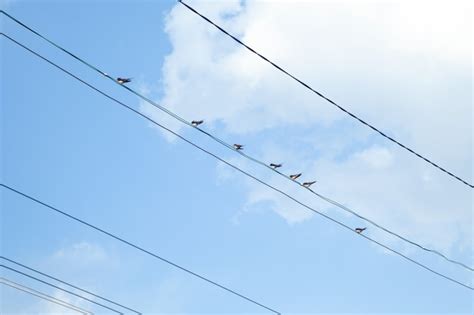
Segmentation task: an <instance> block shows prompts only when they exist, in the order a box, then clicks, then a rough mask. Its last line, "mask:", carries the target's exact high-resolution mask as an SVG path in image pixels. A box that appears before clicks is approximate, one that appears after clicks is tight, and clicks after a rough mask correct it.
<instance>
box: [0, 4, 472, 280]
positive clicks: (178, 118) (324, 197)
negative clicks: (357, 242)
mask: <svg viewBox="0 0 474 315" xmlns="http://www.w3.org/2000/svg"><path fill="white" fill-rule="evenodd" d="M2 13H3V14H4V15H5V16H7V17H8V18H10V19H11V20H13V21H14V22H16V23H17V24H19V25H20V26H22V27H24V28H25V29H27V30H28V31H30V32H32V33H33V34H35V35H37V36H39V37H40V38H42V39H43V40H45V41H47V42H48V43H50V44H51V45H53V46H54V47H57V48H58V49H60V50H61V51H63V52H65V53H66V54H68V55H69V56H71V57H73V58H74V59H76V60H78V61H79V62H81V63H82V64H84V65H86V66H87V67H89V68H90V69H92V70H94V71H96V72H98V73H99V74H101V75H103V76H105V77H106V78H108V79H109V80H112V81H113V82H114V83H115V84H118V85H119V86H121V87H122V88H124V89H126V90H128V91H129V92H131V93H133V94H135V95H136V96H138V97H139V98H141V99H143V100H144V101H145V102H147V103H149V104H151V105H153V106H154V107H156V108H157V109H159V110H161V111H163V112H165V113H166V114H168V115H169V116H171V117H173V118H175V119H177V120H178V121H180V122H181V123H183V124H185V125H187V126H189V127H191V128H194V129H196V130H198V131H199V132H201V133H203V134H204V135H206V136H208V137H210V138H211V139H213V140H214V141H216V142H217V143H219V144H221V145H223V146H224V147H226V148H228V149H229V150H232V151H234V152H236V153H238V154H240V155H241V156H243V157H244V158H246V159H248V160H250V161H252V162H254V163H257V164H259V165H261V166H264V167H266V168H267V169H269V170H271V171H273V172H275V173H277V174H278V175H280V176H282V177H284V178H285V179H286V180H289V181H291V182H293V184H297V185H298V186H301V187H303V186H302V185H301V184H300V183H298V182H297V181H294V180H291V179H290V178H289V177H288V176H286V175H285V174H283V173H281V172H279V171H278V170H276V169H274V168H272V167H270V166H269V165H268V164H267V163H264V162H262V161H260V160H258V159H256V158H254V157H252V156H250V155H247V154H245V153H244V152H242V151H239V150H235V148H234V147H233V145H232V144H229V143H227V142H225V141H224V140H222V139H220V138H218V137H216V136H214V135H213V134H211V133H209V132H207V131H205V130H203V129H201V128H199V127H196V126H194V125H192V124H191V123H190V122H189V121H187V120H186V119H184V118H182V117H181V116H179V115H177V114H175V113H174V112H172V111H170V110H168V109H167V108H166V107H163V106H161V105H160V104H158V103H156V102H155V101H153V100H151V99H149V98H147V97H146V96H144V95H143V94H141V93H139V92H137V91H135V90H134V89H132V88H130V87H128V86H125V85H123V84H119V83H118V82H117V80H115V79H114V78H113V77H111V76H110V75H108V74H107V73H106V72H104V71H102V70H100V69H99V68H97V67H96V66H93V65H92V64H90V63H88V62H87V61H85V60H84V59H82V58H80V57H78V56H76V55H75V54H73V53H72V52H70V51H69V50H67V49H65V48H63V47H61V46H60V45H58V44H56V43H55V42H53V41H51V40H50V39H48V38H47V37H45V36H43V35H41V34H40V33H39V32H37V31H35V30H34V29H32V28H30V27H29V26H27V25H25V24H24V23H23V22H21V21H19V20H18V19H16V18H14V17H13V16H11V15H9V14H8V13H6V12H5V11H2ZM303 188H306V189H307V190H308V191H309V192H310V193H312V194H313V195H315V196H317V197H319V198H321V199H322V200H324V201H326V202H328V203H330V204H332V205H334V206H336V207H338V208H340V209H341V210H343V211H346V212H349V213H351V214H353V215H355V216H357V217H358V218H360V219H362V220H364V221H366V222H368V223H370V224H372V225H374V226H376V227H378V228H380V229H382V230H383V231H385V232H387V233H389V234H391V235H393V236H395V237H397V238H399V239H401V240H403V241H405V242H408V243H410V244H412V245H414V246H416V247H418V248H420V249H422V250H424V251H427V252H431V253H433V254H435V255H438V256H439V257H441V258H443V259H445V260H446V261H448V262H450V263H454V264H456V265H459V266H461V267H463V268H465V269H467V270H469V271H474V268H472V267H470V266H468V265H466V264H464V263H462V262H459V261H456V260H454V259H451V258H449V257H447V256H445V255H444V254H442V253H440V252H439V251H437V250H435V249H431V248H427V247H425V246H422V245H420V244H418V243H416V242H414V241H411V240H409V239H408V238H406V237H404V236H401V235H399V234H398V233H395V232H393V231H391V230H390V229H388V228H385V227H383V226H381V225H379V224H377V223H376V222H375V221H373V220H371V219H368V218H366V217H364V216H362V215H360V214H358V213H357V212H356V211H354V210H351V209H350V208H348V207H347V206H344V205H342V204H341V203H339V202H337V201H334V200H332V199H331V198H329V197H326V196H324V195H322V194H320V193H317V192H315V191H313V190H312V189H310V188H309V187H303Z"/></svg>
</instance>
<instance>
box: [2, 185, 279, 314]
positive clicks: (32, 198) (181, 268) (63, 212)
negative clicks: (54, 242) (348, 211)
mask: <svg viewBox="0 0 474 315" xmlns="http://www.w3.org/2000/svg"><path fill="white" fill-rule="evenodd" d="M0 186H2V187H4V188H6V189H8V190H10V191H12V192H14V193H16V194H18V195H21V196H23V197H24V198H27V199H29V200H31V201H34V202H36V203H38V204H40V205H42V206H44V207H46V208H48V209H50V210H53V211H55V212H57V213H59V214H61V215H63V216H66V217H68V218H69V219H72V220H74V221H76V222H79V223H81V224H83V225H86V226H88V227H90V228H92V229H94V230H96V231H98V232H100V233H102V234H105V235H107V236H109V237H111V238H113V239H115V240H117V241H119V242H121V243H123V244H125V245H128V246H130V247H133V248H135V249H137V250H139V251H141V252H143V253H145V254H147V255H149V256H152V257H154V258H156V259H159V260H161V261H163V262H165V263H167V264H169V265H171V266H173V267H176V268H178V269H180V270H182V271H184V272H186V273H188V274H190V275H193V276H195V277H197V278H199V279H201V280H204V281H206V282H208V283H210V284H212V285H215V286H217V287H219V288H221V289H223V290H225V291H227V292H230V293H232V294H234V295H236V296H238V297H240V298H242V299H244V300H247V301H249V302H251V303H253V304H255V305H258V306H260V307H262V308H265V309H267V310H269V311H271V312H273V313H275V314H281V313H280V312H278V311H275V310H273V309H271V308H270V307H268V306H265V305H263V304H261V303H259V302H257V301H255V300H253V299H251V298H249V297H247V296H245V295H243V294H240V293H238V292H236V291H234V290H232V289H229V288H228V287H226V286H224V285H221V284H219V283H217V282H215V281H213V280H210V279H209V278H207V277H205V276H202V275H200V274H198V273H196V272H194V271H191V270H190V269H187V268H185V267H183V266H181V265H178V264H176V263H174V262H172V261H171V260H168V259H166V258H163V257H162V256H159V255H158V254H155V253H153V252H151V251H149V250H147V249H144V248H143V247H140V246H138V245H136V244H133V243H131V242H129V241H127V240H125V239H124V238H121V237H119V236H117V235H115V234H113V233H111V232H108V231H106V230H104V229H102V228H100V227H97V226H95V225H93V224H91V223H88V222H86V221H84V220H82V219H79V218H77V217H75V216H73V215H71V214H69V213H67V212H65V211H62V210H60V209H58V208H56V207H53V206H51V205H49V204H47V203H45V202H43V201H41V200H39V199H36V198H34V197H32V196H30V195H27V194H25V193H23V192H21V191H19V190H16V189H14V188H12V187H10V186H8V185H5V184H0ZM2 266H3V265H0V267H2Z"/></svg>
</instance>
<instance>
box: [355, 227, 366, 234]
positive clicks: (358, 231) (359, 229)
mask: <svg viewBox="0 0 474 315" xmlns="http://www.w3.org/2000/svg"><path fill="white" fill-rule="evenodd" d="M366 229H367V228H356V229H355V231H356V233H358V234H360V233H362V232H364V231H365V230H366Z"/></svg>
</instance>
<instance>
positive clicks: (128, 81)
mask: <svg viewBox="0 0 474 315" xmlns="http://www.w3.org/2000/svg"><path fill="white" fill-rule="evenodd" d="M117 82H118V83H120V84H125V83H130V82H132V78H121V77H118V78H117Z"/></svg>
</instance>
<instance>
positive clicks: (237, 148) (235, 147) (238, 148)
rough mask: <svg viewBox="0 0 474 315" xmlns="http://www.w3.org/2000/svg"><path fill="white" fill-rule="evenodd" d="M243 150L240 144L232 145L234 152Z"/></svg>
mask: <svg viewBox="0 0 474 315" xmlns="http://www.w3.org/2000/svg"><path fill="white" fill-rule="evenodd" d="M243 148H244V146H243V145H242V144H237V143H235V144H234V149H236V150H242V149H243Z"/></svg>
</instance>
